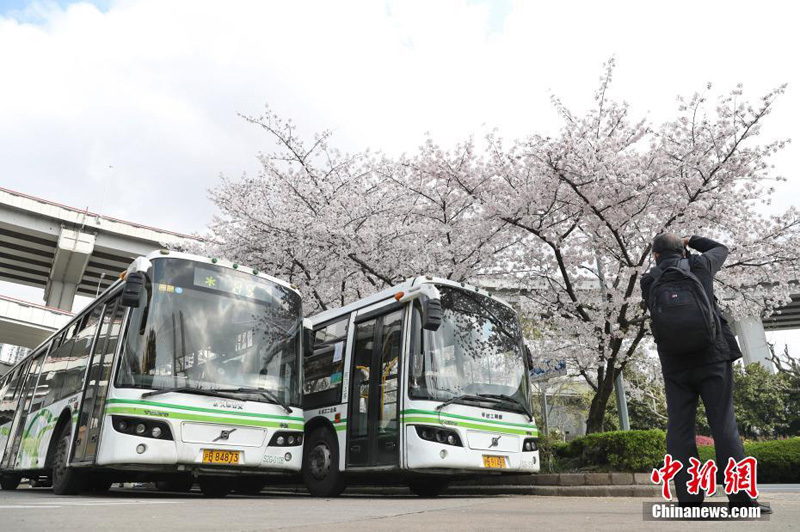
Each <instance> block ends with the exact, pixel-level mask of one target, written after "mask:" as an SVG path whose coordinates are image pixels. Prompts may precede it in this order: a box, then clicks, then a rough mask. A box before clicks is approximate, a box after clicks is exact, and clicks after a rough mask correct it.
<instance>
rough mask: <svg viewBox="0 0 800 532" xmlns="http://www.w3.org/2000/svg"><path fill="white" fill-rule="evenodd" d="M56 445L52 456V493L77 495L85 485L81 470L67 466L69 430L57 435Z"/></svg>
mask: <svg viewBox="0 0 800 532" xmlns="http://www.w3.org/2000/svg"><path fill="white" fill-rule="evenodd" d="M59 437H60V439H59V441H58V447H56V452H55V456H54V457H53V493H55V494H56V495H77V494H78V493H80V492H81V491H83V489H84V488H85V487H86V476H85V475H84V474H83V471H77V470H76V469H74V468H71V467H67V450H68V449H69V430H65V431H63V432H62V433H61V435H60V436H59Z"/></svg>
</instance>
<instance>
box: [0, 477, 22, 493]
mask: <svg viewBox="0 0 800 532" xmlns="http://www.w3.org/2000/svg"><path fill="white" fill-rule="evenodd" d="M20 480H22V477H20V476H19V475H2V476H0V488H3V489H4V490H15V489H17V486H19V482H20Z"/></svg>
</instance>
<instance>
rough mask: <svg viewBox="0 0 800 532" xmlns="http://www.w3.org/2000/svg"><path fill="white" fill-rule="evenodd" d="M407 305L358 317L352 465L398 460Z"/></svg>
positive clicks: (350, 425) (352, 393) (350, 435)
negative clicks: (400, 369)
mask: <svg viewBox="0 0 800 532" xmlns="http://www.w3.org/2000/svg"><path fill="white" fill-rule="evenodd" d="M402 346H403V310H402V309H399V310H395V311H393V312H389V313H387V314H383V315H381V316H377V317H369V318H368V319H366V320H363V321H359V320H358V318H356V330H355V335H354V347H353V356H352V357H351V358H352V364H353V367H352V368H351V371H350V375H351V385H350V394H349V403H350V404H349V407H348V408H349V413H348V416H347V427H348V428H347V432H348V438H347V440H348V441H347V465H348V466H354V467H358V466H386V465H396V464H398V459H399V452H398V447H399V441H398V398H399V391H398V389H399V386H398V383H399V379H398V370H399V367H400V353H401V350H402Z"/></svg>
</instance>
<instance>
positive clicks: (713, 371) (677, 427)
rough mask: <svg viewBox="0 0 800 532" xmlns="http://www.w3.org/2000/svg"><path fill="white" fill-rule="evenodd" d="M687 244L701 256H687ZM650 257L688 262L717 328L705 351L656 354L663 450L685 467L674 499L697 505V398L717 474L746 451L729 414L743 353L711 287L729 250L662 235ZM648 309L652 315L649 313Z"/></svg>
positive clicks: (645, 285)
mask: <svg viewBox="0 0 800 532" xmlns="http://www.w3.org/2000/svg"><path fill="white" fill-rule="evenodd" d="M687 246H688V247H690V248H692V249H694V250H697V251H699V252H701V254H700V255H696V254H690V255H687V254H686V247H687ZM653 254H654V257H655V260H656V267H657V268H660V269H661V270H662V271H663V270H665V269H666V268H668V267H670V266H676V267H679V262H680V261H681V260H682V259H684V258H688V260H689V267H690V271H691V273H692V274H694V275H695V276H696V277H697V278H698V280H699V281H700V283H701V284H702V285H703V288H704V289H705V292H706V295H707V296H708V299H709V301H710V302H711V304H712V305H713V307H714V312H715V313H716V315H717V316H718V318H719V322H720V324H721V327H719V328H718V329H717V336H716V341H715V342H714V343H713V345H711V346H710V347H708V348H706V349H703V350H701V351H696V352H694V353H683V354H681V355H679V356H675V355H674V354H673V355H667V354H664V353H662V352H661V351H660V350H659V353H658V355H659V358H660V359H661V370H662V373H663V374H664V388H665V393H666V397H667V417H668V422H667V452H669V453H670V454H671V455H672V457H673V458H674V459H676V460H680V462H681V463H682V464H683V468H682V469H681V471H680V472H679V473H678V474H677V475H676V476H675V489H676V491H677V495H678V501H679V502H680V503H681V504H682V505H683V504H686V505H693V504H699V503H701V502H703V498H704V494H703V491H702V490H700V492H699V493H698V494H697V495H692V494H690V493H688V490H687V486H686V482H687V481H688V480H689V474H688V472H687V469H688V468H689V465H690V462H689V457H690V456H694V457H697V444H696V443H695V420H696V414H697V400H698V398H699V397H700V398H702V399H703V404H704V405H705V407H706V416H707V417H708V424H709V426H710V427H711V432H712V434H713V436H714V444H715V447H716V453H717V457H716V458H717V467H719V470H720V471H723V470H724V469H725V467H726V466H727V464H728V458H730V457H733V458H734V460H736V461H737V462H738V461H740V460H742V459H743V458H744V448H743V447H742V442H741V441H740V439H739V429H738V428H737V426H736V416H735V414H734V410H733V368H732V365H733V361H734V360H736V359H738V358H741V356H742V352H741V351H740V350H739V345H738V344H737V343H736V338H735V337H734V335H733V332H731V329H730V327H729V326H728V322H727V321H726V320H725V318H724V317H723V316H722V312H720V310H719V307H718V306H717V304H716V300H715V298H714V286H713V285H714V276H715V275H716V273H717V272H718V271H719V270H720V268H722V264H723V263H724V262H725V259H726V258H727V256H728V248H726V247H725V246H724V245H722V244H720V243H718V242H715V241H713V240H711V239H710V238H703V237H699V236H693V237H691V238H681V237H679V236H677V235H675V234H672V233H663V234H660V235H658V236H656V237H655V239H654V240H653ZM653 281H654V277H653V275H652V270H651V271H650V272H648V273H646V274H644V276H643V277H642V280H641V288H642V297H643V298H644V301H645V303H647V301H648V295H649V293H650V288H651V287H652V285H653ZM650 310H651V314H652V309H650ZM728 499H729V504H731V505H737V506H739V505H742V506H744V505H754V504H756V503H755V501H753V500H751V499H750V497H749V496H748V495H747V494H746V493H744V492H741V493H739V494H733V495H729V496H728ZM762 511H768V510H765V509H762Z"/></svg>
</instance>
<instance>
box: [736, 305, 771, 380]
mask: <svg viewBox="0 0 800 532" xmlns="http://www.w3.org/2000/svg"><path fill="white" fill-rule="evenodd" d="M728 321H730V324H731V328H732V329H733V332H734V333H735V334H736V339H737V340H739V348H740V349H741V350H742V358H743V359H744V363H745V364H753V363H755V362H758V363H759V364H761V365H762V366H764V367H765V368H766V369H767V370H769V371H770V372H771V373H774V372H775V366H774V364H773V363H772V360H770V358H771V351H770V350H769V345H767V335H766V333H765V332H764V324H763V323H761V318H759V317H757V316H750V317H747V318H742V319H741V320H736V321H731V320H730V319H729V320H728Z"/></svg>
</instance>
